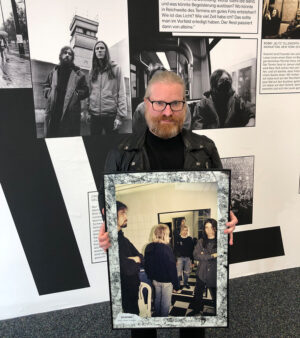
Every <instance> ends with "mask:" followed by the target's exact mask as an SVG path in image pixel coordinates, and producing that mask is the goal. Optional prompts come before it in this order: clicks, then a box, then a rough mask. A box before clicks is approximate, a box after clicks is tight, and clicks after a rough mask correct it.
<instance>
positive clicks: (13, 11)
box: [0, 0, 32, 88]
mask: <svg viewBox="0 0 300 338" xmlns="http://www.w3.org/2000/svg"><path fill="white" fill-rule="evenodd" d="M0 7H1V19H2V20H1V19H0V22H1V21H2V22H1V23H0V55H1V60H0V88H31V87H32V82H31V72H30V58H29V45H28V31H27V20H26V8H25V3H24V1H23V0H19V1H16V0H2V1H1V2H0Z"/></svg>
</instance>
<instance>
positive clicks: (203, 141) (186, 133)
mask: <svg viewBox="0 0 300 338" xmlns="http://www.w3.org/2000/svg"><path fill="white" fill-rule="evenodd" d="M182 136H183V141H184V143H185V145H186V146H187V147H188V148H191V149H201V148H204V147H207V146H211V145H214V141H213V140H211V139H210V138H208V137H207V136H205V135H199V134H196V133H193V132H192V131H190V130H187V129H182Z"/></svg>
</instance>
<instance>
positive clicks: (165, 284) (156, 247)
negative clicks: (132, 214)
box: [145, 224, 179, 317]
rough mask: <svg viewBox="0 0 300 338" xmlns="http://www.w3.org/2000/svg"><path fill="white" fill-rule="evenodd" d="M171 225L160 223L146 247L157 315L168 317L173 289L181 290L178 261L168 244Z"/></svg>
mask: <svg viewBox="0 0 300 338" xmlns="http://www.w3.org/2000/svg"><path fill="white" fill-rule="evenodd" d="M169 235H170V230H169V227H168V226H166V225H164V224H158V225H157V226H156V227H155V229H154V232H153V242H152V243H150V244H148V245H147V246H146V249H145V271H146V273H147V275H148V277H149V278H150V279H151V280H152V283H153V285H154V288H155V300H154V308H155V316H157V317H167V316H168V314H169V311H170V306H171V298H172V291H173V289H174V290H179V281H178V278H177V270H176V261H175V257H174V254H173V251H172V249H171V248H170V247H169V246H168V244H169V241H170V238H169Z"/></svg>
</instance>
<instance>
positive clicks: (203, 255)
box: [193, 239, 214, 262]
mask: <svg viewBox="0 0 300 338" xmlns="http://www.w3.org/2000/svg"><path fill="white" fill-rule="evenodd" d="M193 255H194V259H195V260H196V261H200V262H201V261H209V260H212V259H214V258H213V257H212V256H211V254H210V253H208V252H207V250H205V248H203V240H202V239H199V241H198V242H197V244H196V246H195V249H194V252H193Z"/></svg>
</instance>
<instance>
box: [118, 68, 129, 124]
mask: <svg viewBox="0 0 300 338" xmlns="http://www.w3.org/2000/svg"><path fill="white" fill-rule="evenodd" d="M116 77H117V81H118V86H117V87H118V93H117V100H118V106H117V116H116V119H118V120H122V119H123V118H124V117H126V116H127V102H126V90H125V82H124V78H123V75H122V71H121V68H120V67H119V66H117V71H116Z"/></svg>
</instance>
